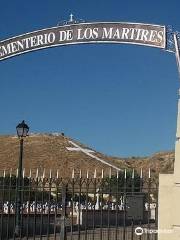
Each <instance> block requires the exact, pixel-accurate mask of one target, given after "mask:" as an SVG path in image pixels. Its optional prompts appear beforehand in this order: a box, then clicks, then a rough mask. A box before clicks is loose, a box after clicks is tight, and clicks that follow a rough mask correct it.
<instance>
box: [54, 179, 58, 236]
mask: <svg viewBox="0 0 180 240" xmlns="http://www.w3.org/2000/svg"><path fill="white" fill-rule="evenodd" d="M55 186H56V198H55V209H54V239H55V240H56V228H57V227H56V226H57V212H58V210H57V209H58V206H57V204H58V176H57V178H56V179H55Z"/></svg>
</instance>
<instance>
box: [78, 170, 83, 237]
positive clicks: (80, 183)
mask: <svg viewBox="0 0 180 240" xmlns="http://www.w3.org/2000/svg"><path fill="white" fill-rule="evenodd" d="M81 187H82V178H81V174H80V179H79V202H78V240H80V236H81V228H80V218H81Z"/></svg>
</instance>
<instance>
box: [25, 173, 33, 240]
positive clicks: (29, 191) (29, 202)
mask: <svg viewBox="0 0 180 240" xmlns="http://www.w3.org/2000/svg"><path fill="white" fill-rule="evenodd" d="M31 181H32V179H31V176H29V182H28V184H29V185H28V213H27V220H26V221H27V223H26V239H27V240H28V239H29V219H30V211H31V208H30V205H31Z"/></svg>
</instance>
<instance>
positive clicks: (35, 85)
mask: <svg viewBox="0 0 180 240" xmlns="http://www.w3.org/2000/svg"><path fill="white" fill-rule="evenodd" d="M179 9H180V1H179V0H174V1H163V0H161V1H155V0H151V1H145V0H144V1H142V0H140V1H130V0H126V1H119V0H111V1H110V0H109V1H108V0H104V1H102V0H99V1H97V0H86V1H84V0H78V1H75V0H74V1H72V0H66V1H60V0H59V1H58V0H54V1H52V0H51V1H50V0H40V1H35V0H31V1H22V0H17V1H2V2H1V14H0V39H1V40H3V39H5V38H8V37H11V36H15V35H18V34H22V33H25V32H30V31H33V30H38V29H41V28H46V27H51V26H56V25H57V23H58V22H59V21H61V20H64V19H68V18H69V14H70V13H71V12H72V13H73V14H74V15H75V16H76V17H77V18H82V19H84V20H85V21H87V22H91V21H122V22H123V21H126V22H144V23H154V24H162V25H172V26H173V27H174V29H175V30H179V31H180V13H179ZM0 73H1V79H0V134H1V135H2V134H3V135H4V134H15V127H16V125H17V123H19V121H21V120H23V119H25V121H26V122H27V123H28V124H29V126H30V131H31V132H65V134H66V135H68V136H70V137H72V138H75V139H78V140H79V141H81V142H83V143H85V144H87V145H89V146H91V147H93V148H95V149H97V150H98V151H101V152H104V153H106V154H108V155H116V156H137V155H149V154H152V153H154V152H157V151H163V150H171V149H174V144H175V133H176V116H177V98H178V96H177V92H178V88H179V79H178V72H177V67H176V60H175V56H174V55H173V54H170V53H168V52H165V51H163V50H160V49H155V48H149V47H142V46H132V45H123V44H119V45H113V44H109V45H104V44H99V45H98V44H96V45H77V46H68V47H57V48H51V49H46V50H42V51H36V52H32V53H28V54H24V55H21V56H18V57H14V58H11V59H8V60H6V61H4V62H0Z"/></svg>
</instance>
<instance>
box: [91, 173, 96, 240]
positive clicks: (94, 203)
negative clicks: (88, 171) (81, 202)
mask: <svg viewBox="0 0 180 240" xmlns="http://www.w3.org/2000/svg"><path fill="white" fill-rule="evenodd" d="M95 208H96V170H95V173H94V201H93V221H92V228H93V231H92V232H93V240H94V232H95V211H96V209H95Z"/></svg>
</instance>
